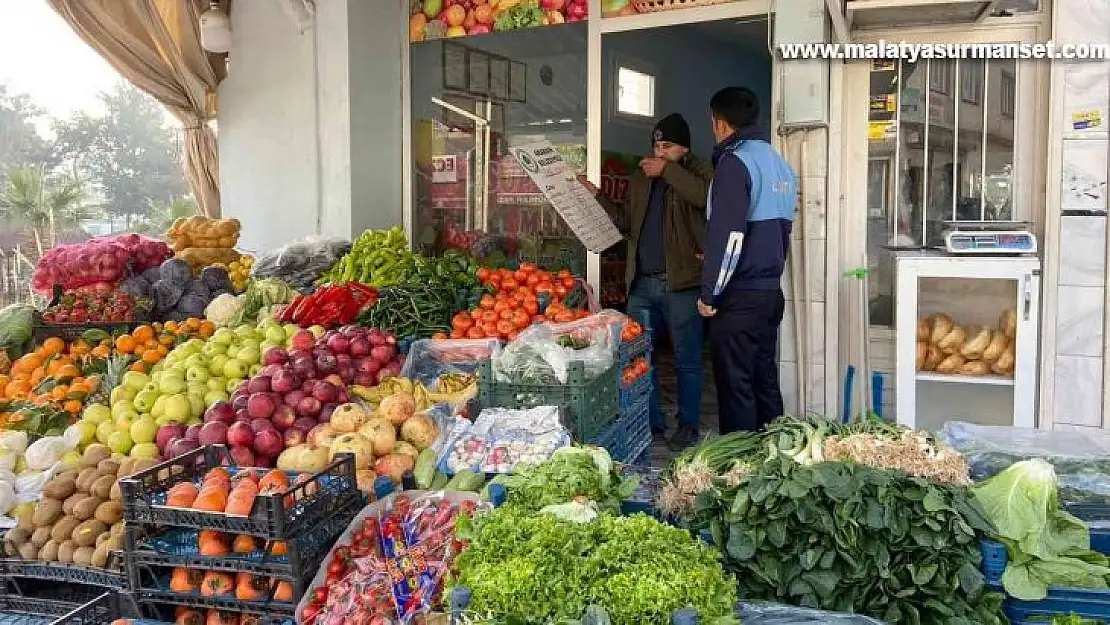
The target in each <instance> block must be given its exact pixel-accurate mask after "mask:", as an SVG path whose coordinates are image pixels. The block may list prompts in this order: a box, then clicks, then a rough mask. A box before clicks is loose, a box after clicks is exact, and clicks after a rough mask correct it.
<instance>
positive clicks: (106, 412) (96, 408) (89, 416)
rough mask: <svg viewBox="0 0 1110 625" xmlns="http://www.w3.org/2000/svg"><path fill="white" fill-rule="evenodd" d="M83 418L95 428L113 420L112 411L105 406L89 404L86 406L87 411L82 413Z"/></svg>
mask: <svg viewBox="0 0 1110 625" xmlns="http://www.w3.org/2000/svg"><path fill="white" fill-rule="evenodd" d="M81 418H82V419H83V420H85V421H88V422H89V423H92V425H93V427H95V426H96V425H98V424H100V423H103V422H105V421H107V420H109V419H111V418H112V411H111V410H110V409H109V408H108V407H107V406H105V405H104V404H89V405H88V406H85V411H84V412H82V413H81Z"/></svg>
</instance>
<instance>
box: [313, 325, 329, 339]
mask: <svg viewBox="0 0 1110 625" xmlns="http://www.w3.org/2000/svg"><path fill="white" fill-rule="evenodd" d="M308 331H309V332H311V333H312V336H315V337H316V338H320V337H321V336H324V333H325V332H327V330H325V329H324V327H323V326H312V327H310V328H309V329H308Z"/></svg>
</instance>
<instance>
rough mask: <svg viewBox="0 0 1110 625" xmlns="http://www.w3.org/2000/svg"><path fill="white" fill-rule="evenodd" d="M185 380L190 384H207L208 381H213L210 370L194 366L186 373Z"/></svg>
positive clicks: (205, 367) (201, 366) (202, 366)
mask: <svg viewBox="0 0 1110 625" xmlns="http://www.w3.org/2000/svg"><path fill="white" fill-rule="evenodd" d="M185 379H186V380H188V381H189V383H190V384H206V383H207V382H208V380H211V379H212V372H211V371H209V370H208V367H207V366H206V365H199V366H192V367H189V370H188V371H186V372H185Z"/></svg>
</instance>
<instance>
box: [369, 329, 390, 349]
mask: <svg viewBox="0 0 1110 625" xmlns="http://www.w3.org/2000/svg"><path fill="white" fill-rule="evenodd" d="M366 338H367V340H369V341H370V346H371V347H377V346H378V345H385V344H386V343H388V342H389V341H388V340H387V338H386V334H385V332H382V331H381V330H379V329H377V328H370V331H369V332H367V333H366Z"/></svg>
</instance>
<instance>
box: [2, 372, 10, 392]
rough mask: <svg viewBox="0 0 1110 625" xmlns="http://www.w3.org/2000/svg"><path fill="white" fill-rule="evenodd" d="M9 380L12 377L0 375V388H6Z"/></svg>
mask: <svg viewBox="0 0 1110 625" xmlns="http://www.w3.org/2000/svg"><path fill="white" fill-rule="evenodd" d="M11 381H12V379H11V378H9V377H8V376H6V375H0V389H4V388H7V386H8V383H10V382H11Z"/></svg>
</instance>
